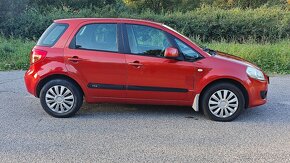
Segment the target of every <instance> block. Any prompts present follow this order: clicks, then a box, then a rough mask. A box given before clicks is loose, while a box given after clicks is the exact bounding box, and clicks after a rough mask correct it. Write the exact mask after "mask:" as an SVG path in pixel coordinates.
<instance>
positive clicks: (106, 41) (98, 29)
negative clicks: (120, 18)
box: [75, 24, 118, 52]
mask: <svg viewBox="0 0 290 163" xmlns="http://www.w3.org/2000/svg"><path fill="white" fill-rule="evenodd" d="M75 42H76V48H79V49H90V50H102V51H113V52H117V51H118V46H117V24H89V25H86V26H83V27H82V28H81V29H80V30H79V32H78V33H77V35H76V38H75Z"/></svg>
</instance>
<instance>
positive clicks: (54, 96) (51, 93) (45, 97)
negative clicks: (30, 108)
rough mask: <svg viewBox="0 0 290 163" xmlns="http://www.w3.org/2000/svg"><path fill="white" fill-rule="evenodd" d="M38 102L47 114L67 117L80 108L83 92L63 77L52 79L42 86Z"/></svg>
mask: <svg viewBox="0 0 290 163" xmlns="http://www.w3.org/2000/svg"><path fill="white" fill-rule="evenodd" d="M40 103H41V106H42V107H43V109H44V110H45V112H47V113H48V114H49V115H51V116H53V117H56V118H68V117H71V116H73V115H75V113H76V112H77V111H78V110H79V109H80V108H81V106H82V104H83V94H82V92H81V90H80V89H79V88H78V87H77V86H76V85H75V84H74V83H72V82H70V81H67V80H64V79H54V80H51V81H49V82H47V83H46V84H45V85H44V86H43V87H42V89H41V91H40Z"/></svg>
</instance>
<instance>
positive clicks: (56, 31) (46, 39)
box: [37, 23, 68, 47]
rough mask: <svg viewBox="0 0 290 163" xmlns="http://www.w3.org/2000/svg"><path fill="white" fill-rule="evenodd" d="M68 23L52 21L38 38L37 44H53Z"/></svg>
mask: <svg viewBox="0 0 290 163" xmlns="http://www.w3.org/2000/svg"><path fill="white" fill-rule="evenodd" d="M67 27H68V25H67V24H60V23H53V24H51V25H50V26H49V27H48V28H47V29H46V30H45V32H44V33H43V34H42V35H41V37H40V38H39V40H38V42H37V45H39V46H49V47H51V46H53V45H54V44H55V43H56V42H57V41H58V40H59V38H60V37H61V36H62V34H63V33H64V32H65V31H66V29H67Z"/></svg>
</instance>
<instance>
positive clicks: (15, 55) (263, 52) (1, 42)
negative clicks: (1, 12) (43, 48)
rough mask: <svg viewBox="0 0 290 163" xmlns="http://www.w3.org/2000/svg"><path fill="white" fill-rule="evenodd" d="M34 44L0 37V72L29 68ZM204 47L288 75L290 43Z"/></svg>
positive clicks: (270, 71)
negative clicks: (30, 54)
mask: <svg viewBox="0 0 290 163" xmlns="http://www.w3.org/2000/svg"><path fill="white" fill-rule="evenodd" d="M34 45H35V42H34V41H30V40H23V39H17V38H4V37H1V36H0V70H2V71H3V70H20V69H24V70H25V69H27V68H28V66H29V53H30V50H31V49H32V47H33V46H34ZM203 45H206V46H207V47H209V48H211V49H215V50H219V51H223V52H226V53H229V54H234V55H237V56H239V57H242V58H244V59H246V60H248V61H250V62H253V63H255V64H257V65H258V66H259V67H261V68H262V69H263V70H264V71H266V72H267V73H271V74H290V40H282V41H279V42H276V43H263V44H258V43H251V42H248V43H243V44H239V43H236V42H230V43H226V42H211V43H203Z"/></svg>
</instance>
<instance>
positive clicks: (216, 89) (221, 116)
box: [201, 83, 245, 121]
mask: <svg viewBox="0 0 290 163" xmlns="http://www.w3.org/2000/svg"><path fill="white" fill-rule="evenodd" d="M201 102H202V103H201V105H202V109H203V112H204V114H205V115H206V116H207V117H208V118H209V119H212V120H215V121H232V120H234V119H235V118H237V117H238V116H239V115H240V114H241V112H242V111H243V110H244V108H245V98H244V96H243V93H242V91H241V90H240V89H239V88H238V87H237V86H235V85H233V84H231V83H218V84H215V85H212V86H210V87H209V88H208V89H206V90H205V92H204V94H203V96H202V99H201Z"/></svg>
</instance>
